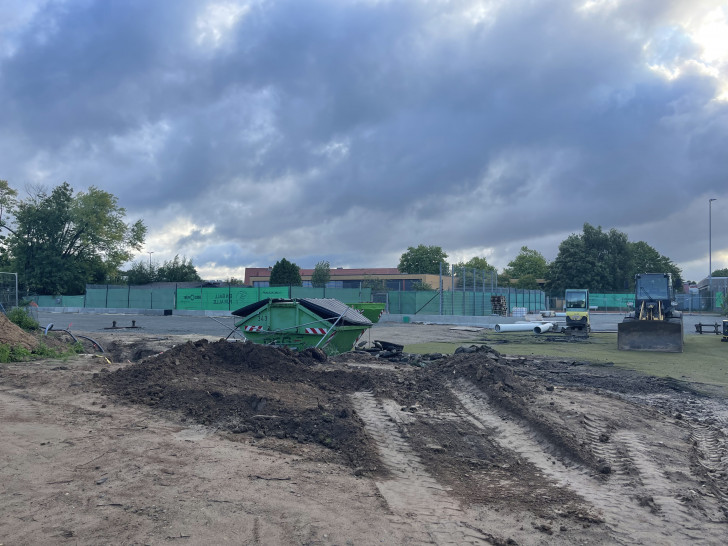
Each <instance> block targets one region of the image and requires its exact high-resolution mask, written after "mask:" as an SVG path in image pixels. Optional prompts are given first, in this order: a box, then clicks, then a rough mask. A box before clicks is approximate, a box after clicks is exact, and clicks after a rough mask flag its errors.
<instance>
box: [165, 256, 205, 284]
mask: <svg viewBox="0 0 728 546" xmlns="http://www.w3.org/2000/svg"><path fill="white" fill-rule="evenodd" d="M201 280H202V279H201V278H200V275H198V273H197V269H195V266H194V264H193V263H192V260H191V259H190V260H188V259H187V258H185V257H184V256H183V257H182V259H181V260H180V259H179V255H178V254H177V255H175V257H174V259H173V260H171V261H166V262H164V264H163V265H162V266H161V267H160V268H159V270H158V271H157V281H158V282H195V281H201Z"/></svg>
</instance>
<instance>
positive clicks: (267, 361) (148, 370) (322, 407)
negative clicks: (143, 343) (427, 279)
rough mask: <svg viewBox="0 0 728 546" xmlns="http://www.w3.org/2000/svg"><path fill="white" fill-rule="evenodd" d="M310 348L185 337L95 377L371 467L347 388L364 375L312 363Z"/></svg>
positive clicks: (144, 400) (150, 399) (163, 403)
mask: <svg viewBox="0 0 728 546" xmlns="http://www.w3.org/2000/svg"><path fill="white" fill-rule="evenodd" d="M325 359H326V356H325V354H324V353H323V352H321V351H319V350H315V349H309V350H306V351H302V352H301V353H294V352H292V351H291V350H289V349H286V348H276V347H269V346H262V345H255V344H253V343H231V342H227V341H224V340H220V341H217V342H214V343H209V342H207V341H206V340H201V341H197V342H195V343H192V342H188V343H185V344H183V345H180V346H177V347H175V348H173V349H171V350H169V351H166V352H165V353H163V354H161V355H159V356H156V357H152V358H149V359H147V360H144V361H142V362H140V363H137V364H133V365H131V366H128V367H126V368H122V369H120V370H117V371H116V372H113V373H111V374H108V375H105V376H104V377H102V378H101V381H102V383H103V385H104V386H105V388H106V390H107V392H108V393H109V394H114V395H117V396H120V397H122V398H124V399H126V400H128V401H130V402H132V403H136V404H146V405H148V406H152V407H155V408H160V409H164V410H171V411H174V412H177V413H178V414H179V415H181V417H182V420H183V421H188V420H189V421H193V422H195V423H200V424H203V425H207V426H213V427H217V428H219V429H222V430H227V431H230V432H233V433H250V434H253V435H255V436H256V437H258V438H263V437H267V436H272V437H277V438H290V439H293V440H296V441H298V442H313V443H319V444H321V445H324V446H326V447H329V448H331V449H334V450H337V451H338V452H340V453H341V454H342V455H343V456H344V458H345V460H347V461H348V462H349V463H350V464H352V465H353V466H355V467H364V468H367V469H369V470H374V469H375V468H376V456H375V455H374V453H373V452H372V450H371V449H370V448H369V447H368V445H367V442H366V439H365V437H364V433H363V426H362V423H361V421H360V420H359V419H358V418H357V417H356V416H355V415H354V414H353V412H352V410H351V406H350V403H349V401H348V399H347V396H346V395H347V393H350V392H354V391H357V390H362V389H366V388H368V387H371V380H370V378H369V374H362V373H358V372H356V371H353V372H348V373H347V372H343V371H341V370H336V369H330V368H326V367H322V366H319V364H320V363H321V362H322V361H324V360H325Z"/></svg>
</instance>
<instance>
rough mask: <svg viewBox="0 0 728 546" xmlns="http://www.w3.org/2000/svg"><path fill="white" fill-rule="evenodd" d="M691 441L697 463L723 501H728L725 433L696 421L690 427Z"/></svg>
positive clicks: (727, 456) (727, 462)
mask: <svg viewBox="0 0 728 546" xmlns="http://www.w3.org/2000/svg"><path fill="white" fill-rule="evenodd" d="M690 442H691V444H692V445H693V450H694V452H695V455H696V460H697V463H698V464H699V465H700V466H701V467H702V468H703V469H704V470H705V472H706V473H707V474H708V476H710V478H711V480H712V483H713V485H714V491H715V493H716V495H717V496H718V498H720V500H721V502H723V503H724V504H725V503H728V483H727V482H726V478H728V446H726V438H725V435H724V434H723V433H722V432H720V431H719V430H716V429H715V428H714V427H712V426H710V425H706V424H703V423H695V424H693V425H692V426H691V429H690Z"/></svg>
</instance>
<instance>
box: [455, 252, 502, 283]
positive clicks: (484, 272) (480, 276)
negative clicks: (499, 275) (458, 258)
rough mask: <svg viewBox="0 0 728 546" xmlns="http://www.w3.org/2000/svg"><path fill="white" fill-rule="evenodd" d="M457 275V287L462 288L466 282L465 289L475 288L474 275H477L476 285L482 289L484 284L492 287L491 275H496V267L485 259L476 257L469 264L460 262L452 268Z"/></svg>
mask: <svg viewBox="0 0 728 546" xmlns="http://www.w3.org/2000/svg"><path fill="white" fill-rule="evenodd" d="M452 271H453V274H454V275H455V286H456V287H460V288H462V286H463V282H465V288H466V289H467V288H470V289H472V288H473V274H474V275H475V285H476V288H477V287H481V288H482V284H483V282H485V283H486V284H487V285H489V286H490V275H491V273H495V272H496V270H495V267H493V266H492V265H490V264H489V263H488V260H486V259H485V258H480V257H477V256H476V257H474V258H470V259H469V260H468V261H467V262H458V263H456V264H455V265H453V266H452Z"/></svg>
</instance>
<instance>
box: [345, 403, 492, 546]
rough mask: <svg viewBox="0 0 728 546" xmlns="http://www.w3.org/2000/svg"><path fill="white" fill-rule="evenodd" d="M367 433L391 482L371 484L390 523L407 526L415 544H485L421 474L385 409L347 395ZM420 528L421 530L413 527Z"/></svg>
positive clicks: (431, 480) (433, 482)
mask: <svg viewBox="0 0 728 546" xmlns="http://www.w3.org/2000/svg"><path fill="white" fill-rule="evenodd" d="M351 399H352V402H353V404H354V409H355V410H356V412H357V414H358V415H359V417H360V418H361V419H362V421H364V424H365V427H366V432H367V433H368V434H369V435H370V436H371V437H372V438H373V439H374V441H375V443H376V445H377V448H378V451H379V456H380V458H381V461H382V464H383V465H384V466H385V467H386V469H387V470H388V471H389V472H390V474H391V475H392V476H393V479H391V480H386V481H381V482H376V485H377V488H378V489H379V492H380V493H381V494H382V496H383V497H384V499H385V500H386V501H387V504H388V505H389V507H390V509H391V510H392V512H394V514H395V515H394V517H393V518H392V523H394V524H395V525H398V526H403V527H405V528H406V533H407V534H409V535H411V536H412V539H413V540H415V541H416V543H423V544H490V541H489V540H488V538H487V537H486V536H485V535H483V534H481V533H479V532H478V531H476V530H473V529H471V528H470V527H469V526H467V525H466V524H464V523H462V522H461V521H460V520H461V519H462V515H463V512H462V510H461V509H460V507H459V505H458V503H457V501H455V500H454V499H453V498H451V497H450V496H449V495H448V493H447V489H446V488H445V487H443V486H442V485H440V484H439V483H438V482H437V481H436V480H435V479H434V478H433V477H432V476H430V474H429V473H428V472H427V471H426V470H425V467H424V465H423V464H422V462H421V461H420V458H419V457H418V456H417V454H416V453H415V451H414V450H413V449H412V448H411V447H410V445H409V444H408V443H407V441H406V439H405V438H404V437H403V436H402V434H401V432H400V429H399V427H398V426H397V424H396V422H395V421H394V420H393V418H392V416H391V413H390V412H388V411H387V407H386V406H387V405H389V404H391V403H389V402H381V403H380V402H379V401H377V399H376V398H375V397H374V395H373V394H372V393H369V392H357V393H354V394H353V395H352V396H351ZM413 519H414V520H416V522H419V523H420V524H421V529H422V530H420V529H418V528H417V527H418V526H417V525H416V524H415V523H413Z"/></svg>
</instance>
